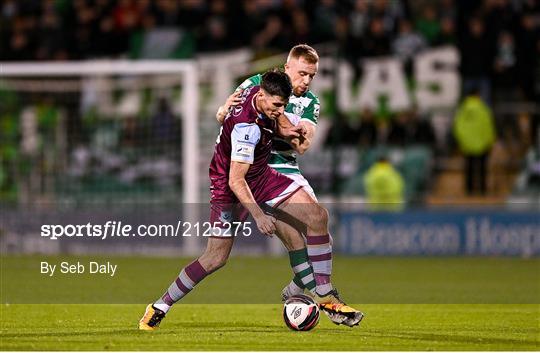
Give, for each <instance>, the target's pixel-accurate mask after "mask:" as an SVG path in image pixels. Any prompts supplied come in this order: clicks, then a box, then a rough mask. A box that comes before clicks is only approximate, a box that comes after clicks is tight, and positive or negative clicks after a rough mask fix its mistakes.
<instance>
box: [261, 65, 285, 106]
mask: <svg viewBox="0 0 540 353" xmlns="http://www.w3.org/2000/svg"><path fill="white" fill-rule="evenodd" d="M261 89H263V90H265V91H266V92H267V93H268V94H270V95H272V96H279V97H282V98H285V99H287V100H288V99H289V97H290V96H291V94H292V84H291V79H290V78H289V75H287V74H286V73H285V72H283V71H281V70H279V69H272V70H268V71H266V72H265V73H264V74H263V75H262V82H261Z"/></svg>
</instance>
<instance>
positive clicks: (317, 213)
mask: <svg viewBox="0 0 540 353" xmlns="http://www.w3.org/2000/svg"><path fill="white" fill-rule="evenodd" d="M308 224H310V225H317V226H319V227H326V225H327V224H328V211H327V210H326V208H324V207H321V206H319V205H317V207H314V208H313V211H312V212H310V215H309V223H308Z"/></svg>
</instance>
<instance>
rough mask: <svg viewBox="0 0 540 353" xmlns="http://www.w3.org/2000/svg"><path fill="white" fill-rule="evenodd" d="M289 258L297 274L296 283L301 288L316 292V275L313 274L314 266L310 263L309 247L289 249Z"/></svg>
mask: <svg viewBox="0 0 540 353" xmlns="http://www.w3.org/2000/svg"><path fill="white" fill-rule="evenodd" d="M289 259H290V261H291V267H292V269H293V272H294V274H295V276H294V280H293V281H294V282H295V283H296V285H298V286H299V287H301V288H303V287H305V288H307V289H308V290H309V291H310V292H312V293H315V287H316V283H315V277H314V276H313V268H312V267H311V264H310V263H309V258H308V253H307V249H306V248H303V249H300V250H293V251H289Z"/></svg>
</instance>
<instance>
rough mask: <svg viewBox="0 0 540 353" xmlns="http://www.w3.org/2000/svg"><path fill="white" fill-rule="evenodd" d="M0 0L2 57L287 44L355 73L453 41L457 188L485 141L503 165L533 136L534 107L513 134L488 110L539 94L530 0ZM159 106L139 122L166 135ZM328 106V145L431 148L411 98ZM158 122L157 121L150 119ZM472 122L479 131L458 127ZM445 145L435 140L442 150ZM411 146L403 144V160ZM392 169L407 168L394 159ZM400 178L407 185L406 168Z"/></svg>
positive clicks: (472, 175) (129, 124)
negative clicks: (335, 59)
mask: <svg viewBox="0 0 540 353" xmlns="http://www.w3.org/2000/svg"><path fill="white" fill-rule="evenodd" d="M0 4H1V8H0V11H1V13H0V16H1V17H0V39H1V41H0V60H2V61H36V60H37V61H51V60H52V61H66V60H87V59H95V58H133V59H147V58H193V57H196V56H197V55H199V54H202V53H212V52H220V51H227V50H230V49H235V48H245V47H249V48H250V49H252V50H254V52H255V57H256V58H261V57H267V56H270V55H273V54H279V53H284V52H287V51H288V50H289V49H290V48H291V47H292V46H293V45H296V44H298V43H309V44H310V45H315V46H317V44H327V43H331V44H332V45H334V46H335V47H336V48H338V50H337V55H339V57H341V58H344V59H346V60H348V61H349V62H350V63H351V64H352V66H353V67H354V69H355V77H356V78H359V77H361V75H362V72H361V71H362V69H361V65H360V64H359V63H360V59H363V58H370V57H384V56H393V57H398V58H400V59H402V61H403V63H404V67H405V71H406V72H407V74H408V75H409V76H411V75H412V71H413V67H412V58H413V57H414V55H416V54H418V53H420V52H422V50H424V49H426V48H431V47H437V46H442V45H454V46H456V47H457V48H458V50H459V52H460V57H461V59H460V73H461V79H462V93H463V97H464V98H466V99H464V100H463V102H462V103H461V106H460V107H456V111H457V113H456V115H455V119H454V120H455V121H454V123H453V127H451V128H450V129H449V130H448V135H451V136H453V139H452V141H453V142H450V144H451V143H454V144H455V146H456V147H457V148H459V149H460V151H461V153H462V154H463V155H465V156H466V157H467V163H466V166H465V167H466V168H465V169H466V170H465V173H466V176H467V181H466V183H465V184H466V185H465V186H466V191H467V192H468V193H470V194H472V193H475V192H479V193H480V194H485V193H486V189H487V186H486V173H487V171H486V170H487V167H486V163H488V162H487V157H488V155H489V154H490V153H491V152H492V148H495V149H497V141H506V144H504V143H503V145H505V147H502V148H499V151H498V152H497V156H499V158H500V156H501V155H503V154H504V153H507V155H508V156H507V157H505V158H506V159H507V160H508V161H510V163H519V161H520V160H522V159H523V157H524V156H525V153H526V152H527V148H528V146H531V145H532V146H534V145H535V143H537V142H538V141H537V139H538V136H537V135H538V134H537V131H538V124H539V120H540V119H539V117H538V111H536V112H535V109H538V108H533V109H532V110H529V111H527V112H526V115H527V119H528V121H530V125H531V126H530V127H529V128H528V129H525V130H526V133H527V134H528V135H527V136H523V135H522V133H523V131H525V130H524V129H520V126H519V124H520V118H519V114H518V113H516V112H515V111H511V112H510V113H505V112H504V109H503V110H502V113H501V112H493V110H494V105H495V103H497V102H521V103H525V104H527V103H532V104H533V105H534V104H537V103H538V102H540V93H539V92H540V89H539V87H538V85H539V83H538V82H539V79H538V77H539V66H540V59H539V58H540V1H539V0H341V1H337V0H312V1H311V0H309V1H308V0H243V1H240V0H239V1H235V0H155V1H150V0H118V1H112V0H25V1H18V0H2V1H1V2H0ZM316 79H317V78H315V80H316ZM464 106H470V107H472V108H471V109H476V110H477V111H479V112H480V113H479V116H481V118H480V122H479V123H478V125H475V124H472V125H470V126H467V122H463V121H460V119H459V111H460V109H461V108H463V107H464ZM159 107H160V108H159V109H157V111H156V112H155V113H154V114H153V116H154V117H153V118H152V119H151V120H152V122H147V123H145V124H143V125H144V126H154V125H155V126H158V125H159V126H161V127H159V126H158V127H157V128H156V129H157V130H160V131H161V130H163V131H162V132H161V134H167V136H168V138H169V137H171V136H172V137H171V138H170V139H171V140H174V136H176V135H177V131H178V129H180V127H178V126H176V125H175V127H174V129H170V128H168V127H167V126H169V125H170V126H172V125H174V124H175V123H174V120H175V118H171V117H172V113H171V112H170V111H169V109H168V107H167V102H165V101H162V102H160V104H159ZM323 108H324V107H323ZM333 113H334V114H335V115H336V116H337V118H333V117H330V118H331V119H333V130H339V131H341V134H338V135H336V134H334V133H332V131H330V133H328V136H327V138H326V142H327V144H328V145H332V144H340V145H353V146H360V148H369V147H373V146H380V145H390V146H394V147H397V148H399V149H401V150H402V151H404V150H407V148H408V147H410V146H413V145H418V144H421V145H422V146H424V147H426V148H427V152H425V153H424V152H422V153H424V154H425V155H426V156H428V157H426V160H429V161H430V160H431V158H432V156H433V154H435V155H437V154H440V152H441V148H440V147H441V144H440V143H439V144H437V140H439V142H440V141H441V139H437V136H436V132H435V131H434V129H433V124H432V120H431V117H427V116H424V115H422V114H423V113H421V112H419V111H417V109H416V108H414V107H413V108H412V109H410V110H407V111H403V112H391V113H389V114H387V115H388V116H386V117H383V119H381V116H380V115H381V112H374V111H370V110H364V111H362V112H360V114H359V115H358V117H357V118H358V119H356V121H354V122H352V123H351V121H350V119H348V118H343V119H340V118H339V114H340V112H333ZM505 114H506V116H505ZM383 115H384V113H383ZM159 119H162V120H164V121H165V122H166V124H169V125H163V124H165V123H159V124H157V123H156V121H158V122H159ZM156 124H157V125H156ZM160 124H161V125H160ZM140 126H141V122H140V121H137V120H136V119H135V118H129V119H125V120H124V122H123V123H122V129H121V133H120V136H121V138H120V140H121V141H123V142H122V143H123V144H124V145H130V144H132V145H133V144H136V143H135V142H133V141H135V140H137V138H138V136H139V135H140V134H141V131H142V130H141V129H139V128H138V127H140ZM163 126H165V127H163ZM474 129H480V130H481V131H482V133H481V134H480V135H479V134H475V133H473V134H472V135H471V134H467V132H470V131H474ZM486 129H487V130H489V131H488V133H485V131H486ZM490 129H492V130H490ZM171 131H174V133H173V134H172V135H171ZM479 136H480V137H479ZM479 139H480V140H482V141H483V142H482V148H481V151H477V150H474V151H473V152H472V153H471V148H470V144H471V143H472V144H475V143H477V142H478V140H479ZM146 140H148V139H146ZM471 140H472V141H471ZM148 141H150V140H148ZM177 142H178V141H177ZM446 142H448V141H447V140H446V139H443V143H444V144H445V145H446ZM171 143H172V142H171ZM468 143H469V145H467V144H468ZM520 143H521V144H522V143H524V144H522V145H520ZM516 144H517V145H518V146H517V147H515V146H516ZM128 147H129V146H128ZM514 147H515V148H514ZM449 151H450V152H451V150H450V149H448V148H446V149H445V151H443V153H442V155H444V154H446V155H448V154H449V153H450V152H449ZM417 152H418V151H413V153H412V157H411V158H412V159H413V160H414V159H415V158H416V157H417V156H418V154H416V155H415V153H417ZM533 154H534V156H533V157H531V158H532V159H531V160H532V162H531V163H532V164H531V166H530V168H532V170H535V169H534V168H537V165H540V164H539V163H540V162H538V161H540V151H534V152H533ZM368 155H369V153H368ZM378 155H379V157H380V156H381V155H386V156H387V155H388V153H387V152H384V153H382V154H381V153H379V154H378ZM415 156H416V157H415ZM365 158H368V159H369V158H371V157H365ZM376 159H377V158H376V157H373V158H372V159H370V160H369V162H366V165H365V168H364V167H363V168H364V169H363V171H362V173H361V174H359V175H364V173H367V167H369V166H371V165H372V164H373V162H374V161H375V160H376ZM383 159H384V158H383ZM384 161H385V162H387V160H386V159H384ZM306 165H307V164H306ZM430 166H432V163H431V162H425V163H424V164H422V167H421V168H418V165H416V166H415V164H414V163H412V164H411V168H410V173H412V174H414V175H418V174H419V173H420V174H421V173H425V175H419V176H416V177H415V178H416V179H414V178H413V179H414V180H416V181H413V182H412V183H413V184H414V183H416V184H418V185H417V188H418V189H419V190H426V189H427V188H429V187H430V185H429V180H428V176H427V175H429V174H430V171H429V170H431V167H430ZM535 166H536V167H535ZM506 167H508V166H507V165H504V166H502V168H506ZM521 167H522V166H518V165H514V166H513V168H516V169H519V168H521ZM442 168H443V169H444V168H446V167H442ZM401 172H402V173H404V174H407V172H406V170H405V169H403V168H402V169H401ZM537 174H538V175H540V173H537ZM537 174H534V175H537ZM317 175H320V173H314V179H315V181H314V182H315V183H317V181H316V177H317ZM366 175H367V174H366ZM536 178H538V176H536ZM353 179H354V178H353ZM405 183H406V185H407V187H409V186H410V185H411V181H410V180H408V178H407V175H405ZM365 184H366V185H367V184H369V183H368V182H367V181H366V182H365ZM349 185H350V187H351V189H354V190H358V189H361V188H362V187H361V186H358V183H357V182H355V181H354V180H351V181H349ZM494 188H495V189H496V188H497V186H495V187H494ZM413 189H414V188H413Z"/></svg>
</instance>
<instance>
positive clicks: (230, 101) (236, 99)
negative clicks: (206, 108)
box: [225, 89, 244, 109]
mask: <svg viewBox="0 0 540 353" xmlns="http://www.w3.org/2000/svg"><path fill="white" fill-rule="evenodd" d="M242 92H244V90H243V89H239V90H237V91H234V93H233V94H231V95H230V96H229V98H227V101H226V102H225V106H226V108H227V109H229V108H230V107H232V106H233V105H238V104H240V103H242Z"/></svg>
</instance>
